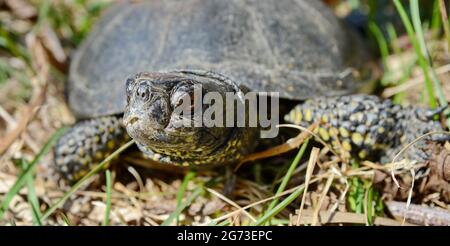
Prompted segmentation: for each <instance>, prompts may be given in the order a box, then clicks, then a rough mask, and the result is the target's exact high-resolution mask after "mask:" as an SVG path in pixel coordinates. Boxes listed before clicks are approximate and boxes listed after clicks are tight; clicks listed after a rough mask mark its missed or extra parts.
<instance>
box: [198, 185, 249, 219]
mask: <svg viewBox="0 0 450 246" xmlns="http://www.w3.org/2000/svg"><path fill="white" fill-rule="evenodd" d="M206 190H207V191H209V192H210V193H211V194H213V195H215V196H216V197H218V198H220V199H221V200H223V201H225V202H226V203H228V204H230V205H231V206H233V207H235V208H237V209H240V210H242V213H243V214H245V215H246V216H247V217H248V218H249V219H251V220H252V221H253V222H256V219H255V218H254V217H253V216H252V215H251V214H249V213H248V212H247V211H245V210H244V209H242V207H241V206H239V205H238V204H237V203H235V202H233V201H232V200H230V199H228V198H227V197H225V196H224V195H222V194H220V193H219V192H217V191H215V190H213V189H210V188H206Z"/></svg>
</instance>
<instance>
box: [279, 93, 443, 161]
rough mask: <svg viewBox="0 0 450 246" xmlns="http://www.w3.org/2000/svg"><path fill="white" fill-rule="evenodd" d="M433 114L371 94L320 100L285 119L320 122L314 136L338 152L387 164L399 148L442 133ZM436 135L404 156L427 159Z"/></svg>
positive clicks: (409, 150)
mask: <svg viewBox="0 0 450 246" xmlns="http://www.w3.org/2000/svg"><path fill="white" fill-rule="evenodd" d="M434 114H435V113H434V112H433V111H431V110H425V109H421V108H414V107H402V106H400V105H396V104H394V103H392V101H390V100H381V99H380V98H378V97H376V96H370V95H351V96H343V97H328V98H325V97H319V98H316V99H312V100H308V101H306V102H305V103H303V104H300V105H297V106H296V107H295V108H294V109H292V110H291V111H290V113H289V114H287V115H286V116H285V120H286V121H288V122H290V123H293V124H297V125H303V126H308V125H310V124H311V123H313V122H316V121H319V122H320V124H319V127H318V128H317V129H316V133H318V135H319V136H320V137H321V139H322V140H324V141H326V142H328V143H330V144H331V146H332V147H333V148H334V149H335V150H336V151H338V152H340V151H342V150H344V151H345V152H349V153H350V154H351V156H352V157H357V158H359V159H371V160H378V159H379V158H381V160H382V162H389V161H391V160H392V158H393V157H394V155H395V154H397V153H398V151H400V149H401V148H402V147H404V146H406V145H407V144H408V143H411V142H413V141H414V140H415V139H416V138H418V137H420V136H422V135H424V134H426V133H428V132H436V131H443V129H442V127H441V125H440V123H439V122H437V121H433V120H432V116H433V115H434ZM443 137H444V138H445V136H443V135H440V134H437V135H432V136H431V137H427V138H425V139H424V140H422V141H420V142H418V143H416V144H415V145H413V146H411V148H409V149H408V151H407V152H406V157H408V158H409V159H412V160H416V161H419V162H420V161H424V160H427V159H428V153H426V151H425V150H424V148H423V147H424V146H425V143H426V140H439V139H442V138H443Z"/></svg>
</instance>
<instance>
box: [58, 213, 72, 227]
mask: <svg viewBox="0 0 450 246" xmlns="http://www.w3.org/2000/svg"><path fill="white" fill-rule="evenodd" d="M59 215H60V216H61V218H62V219H63V220H64V223H66V225H67V226H72V222H70V220H69V218H67V216H66V215H65V214H64V213H62V212H61V213H59Z"/></svg>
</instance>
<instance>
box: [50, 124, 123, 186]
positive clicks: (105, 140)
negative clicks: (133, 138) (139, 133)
mask: <svg viewBox="0 0 450 246" xmlns="http://www.w3.org/2000/svg"><path fill="white" fill-rule="evenodd" d="M127 139H128V135H127V134H126V131H125V129H124V128H123V126H122V119H121V118H120V117H116V116H106V117H100V118H96V119H91V120H84V121H80V122H78V123H77V124H75V126H73V127H72V128H71V129H70V130H68V131H67V132H66V133H65V134H64V135H63V136H62V137H61V138H60V139H59V140H58V142H57V144H56V146H55V149H54V159H55V164H56V168H57V170H58V171H59V172H60V173H61V174H62V176H64V178H65V179H66V180H68V181H72V182H73V181H76V180H78V179H80V178H82V177H83V175H85V174H86V173H87V172H88V171H89V169H90V168H91V167H92V166H93V165H95V164H98V163H99V162H101V161H102V160H103V159H104V158H105V157H107V156H108V155H109V154H111V153H112V152H114V151H115V150H116V149H117V148H119V147H120V145H122V144H124V143H125V142H126V141H127Z"/></svg>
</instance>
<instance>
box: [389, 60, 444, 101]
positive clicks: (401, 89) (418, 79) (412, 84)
mask: <svg viewBox="0 0 450 246" xmlns="http://www.w3.org/2000/svg"><path fill="white" fill-rule="evenodd" d="M449 71H450V64H446V65H444V66H441V67H438V68H436V74H438V75H441V74H444V73H448V72H449ZM424 79H425V78H424V76H423V75H420V76H418V77H416V78H413V79H410V80H408V81H406V82H405V83H402V84H400V85H398V86H394V87H390V88H387V89H385V90H384V91H383V93H381V97H383V98H389V97H392V96H394V95H396V94H398V93H400V92H404V91H406V90H408V89H411V88H414V87H416V86H418V85H421V84H422V83H423V80H424Z"/></svg>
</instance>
